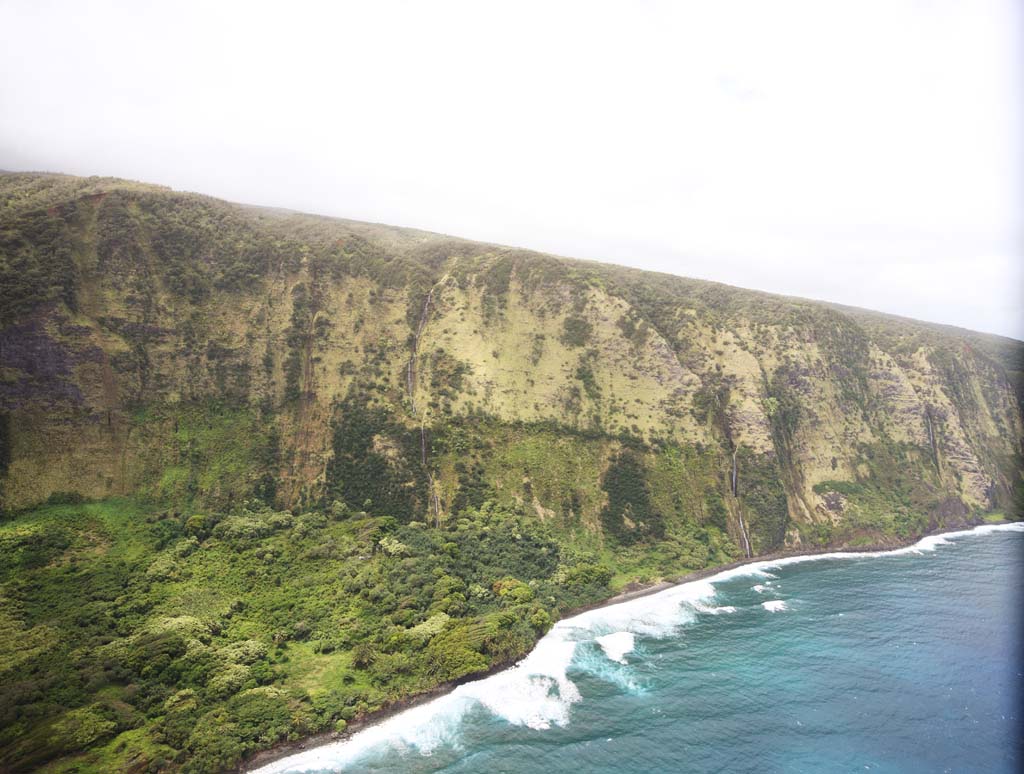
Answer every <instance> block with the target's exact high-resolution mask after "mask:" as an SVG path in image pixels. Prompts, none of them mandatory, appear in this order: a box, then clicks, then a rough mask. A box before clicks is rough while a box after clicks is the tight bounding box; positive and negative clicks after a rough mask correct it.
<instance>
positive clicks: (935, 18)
mask: <svg viewBox="0 0 1024 774" xmlns="http://www.w3.org/2000/svg"><path fill="white" fill-rule="evenodd" d="M1022 16H1024V15H1022V7H1021V3H1019V2H1017V1H1016V0H880V1H878V2H876V1H874V0H848V1H847V0H842V1H840V0H835V1H829V0H810V1H808V2H796V1H793V0H772V1H771V2H767V1H766V0H749V1H747V0H717V1H716V2H663V3H662V2H610V3H609V2H594V1H593V0H591V1H589V2H555V1H554V0H550V1H549V2H539V3H534V2H528V1H526V0H516V1H515V2H500V3H499V2H493V3H492V2H481V1H477V2H466V3H453V2H429V3H428V2H391V1H387V0H385V1H380V0H376V1H373V2H371V0H366V1H365V2H360V3H340V2H323V3H312V2H296V1H295V0H288V1H287V2H285V1H284V0H281V2H277V3H261V2H252V1H249V2H189V1H186V0H177V1H176V2H159V3H158V2H141V1H140V0H135V1H134V2H81V1H78V2H70V1H69V2H49V1H47V0H0V168H3V169H14V170H30V169H31V170H50V171H60V172H69V173H74V174H80V175H90V174H101V175H116V176H121V177H129V178H133V179H139V180H146V181H150V182H156V183H163V184H166V185H170V186H173V187H175V188H181V189H187V190H194V191H201V192H203V193H208V194H212V195H215V196H220V197H224V198H227V199H232V200H235V201H243V202H250V203H255V204H266V205H275V206H282V207H290V208H294V209H299V210H304V211H309V212H318V213H324V214H329V215H339V216H344V217H350V218H357V219H362V220H372V221H379V222H385V223H394V224H400V225H408V226H417V227H421V228H425V229H430V230H433V231H441V232H445V233H449V234H455V235H459V236H465V237H471V238H476V239H483V240H488V241H493V242H500V243H505V244H513V245H519V246H523V247H530V248H535V249H539V250H545V251H550V252H555V253H560V254H563V255H571V256H577V257H583V258H594V259H597V260H606V261H612V262H616V263H624V264H628V265H632V266H639V267H642V268H649V269H657V270H660V271H667V272H672V273H675V274H682V275H686V276H694V277H704V278H708V279H715V280H720V281H722V282H727V283H730V284H734V285H741V286H744V287H753V288H759V289H763V290H771V291H775V292H781V293H786V294H791V295H800V296H807V297H810V298H820V299H827V300H832V301H838V302H842V303H847V304H853V305H857V306H865V307H870V308H875V309H881V310H884V311H888V312H894V313H897V314H904V315H908V316H911V317H919V318H923V319H927V320H935V321H939V322H946V323H952V324H955V325H962V326H965V327H969V328H975V329H978V330H985V331H992V332H998V333H1003V334H1007V335H1012V336H1015V337H1017V338H1024V316H1022V313H1021V304H1020V300H1021V288H1022V287H1024V270H1022V267H1024V253H1022V232H1024V228H1022V226H1024V206H1022V205H1024V186H1022V180H1021V172H1022V170H1024V165H1022V161H1024V159H1022V153H1021V144H1022V138H1024V122H1022V102H1021V97H1022V95H1024V84H1022V83H1021V81H1022V80H1024V66H1022V65H1024V59H1022V55H1021V54H1022V39H1024V38H1022V35H1021V32H1022V30H1021V25H1022V22H1024V18H1022Z"/></svg>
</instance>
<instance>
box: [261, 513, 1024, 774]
mask: <svg viewBox="0 0 1024 774" xmlns="http://www.w3.org/2000/svg"><path fill="white" fill-rule="evenodd" d="M1001 530H1011V531H1024V523H1013V524H986V525H983V526H980V527H975V528H974V529H972V530H961V531H958V532H947V533H945V534H943V535H932V536H929V537H926V538H923V539H921V540H919V541H918V542H917V543H915V544H914V545H912V546H908V547H906V548H900V549H896V550H893V551H872V552H862V553H844V552H833V553H827V554H809V555H806V556H792V557H786V558H783V559H769V560H765V561H760V562H753V563H751V564H746V565H742V566H740V567H735V568H733V569H730V570H724V571H722V572H720V573H718V574H716V575H713V576H711V577H709V578H706V579H704V580H699V581H691V582H689V583H683V584H680V585H678V586H672V587H670V588H667V589H664V590H663V591H659V592H657V593H655V594H650V595H648V596H644V597H639V598H636V599H631V600H627V601H624V602H619V603H616V604H613V605H609V606H607V607H601V608H597V609H595V610H589V611H587V612H585V613H581V614H579V615H577V616H573V617H572V618H566V619H563V620H561V621H559V622H558V623H557V624H555V625H554V626H553V627H552V629H551V631H550V632H548V633H547V635H545V636H544V637H543V638H542V639H541V640H540V642H538V643H537V646H536V647H535V648H534V649H533V651H531V652H530V654H529V655H528V656H527V657H526V658H524V659H523V660H522V661H521V662H519V663H518V664H517V665H516V666H514V667H512V668H511V669H508V670H505V671H504V672H499V673H497V674H495V675H491V676H490V677H485V678H482V679H480V680H475V681H473V682H469V683H465V684H464V685H461V686H459V687H458V688H456V689H455V690H454V691H452V692H451V693H449V694H446V695H444V696H440V697H438V698H436V699H433V700H431V701H429V702H427V703H425V704H421V705H419V706H417V707H413V708H411V709H408V710H405V711H404V712H401V713H398V714H396V715H393V716H392V717H390V718H388V719H387V720H384V721H381V722H380V723H377V724H375V725H372V726H369V727H367V728H365V729H363V730H361V731H359V732H358V733H355V734H353V735H352V736H351V737H349V738H348V739H344V740H342V741H339V742H333V743H331V744H327V745H324V746H322V747H317V748H314V749H312V750H306V751H304V752H302V753H299V754H297V755H292V756H289V757H287V758H283V759H282V760H280V761H277V762H275V763H271V764H268V765H267V766H263V767H262V768H260V769H257V770H255V772H254V774H286V773H287V774H297V773H298V772H310V771H323V770H325V769H340V768H346V767H350V766H352V765H353V764H354V763H355V762H356V761H357V760H358V759H359V758H361V757H362V756H364V755H365V754H367V753H368V752H370V751H371V750H374V751H376V750H383V749H388V748H391V749H397V750H409V751H413V750H415V751H417V752H418V753H420V754H422V755H429V754H430V753H431V752H433V751H434V750H436V749H437V748H438V747H439V746H440V745H443V744H452V745H457V744H458V739H459V727H460V725H461V723H462V721H463V718H464V717H465V716H466V715H467V714H468V713H469V712H471V711H474V710H479V709H480V708H485V709H486V710H487V711H488V712H490V713H491V714H493V715H495V716H496V717H500V718H503V719H504V720H505V721H507V722H508V723H510V724H513V725H518V726H526V727H528V728H533V729H546V728H550V727H551V726H552V725H566V724H567V723H568V722H569V715H570V710H571V707H572V705H573V704H574V703H576V702H577V701H579V700H580V693H579V690H578V689H577V687H576V685H575V684H574V683H573V682H572V680H570V679H569V676H568V670H569V667H570V665H572V664H573V659H574V656H575V655H576V646H577V644H578V643H580V642H595V643H596V644H597V645H598V646H600V647H601V649H602V650H603V651H604V653H605V655H606V656H607V657H608V659H611V660H612V661H615V662H618V663H619V664H622V663H623V662H624V661H625V658H624V657H625V655H626V654H627V653H629V652H632V651H633V649H634V647H635V644H636V636H643V637H655V638H656V637H666V636H670V635H672V634H673V633H675V632H676V631H678V630H679V628H680V627H682V626H685V625H686V624H688V623H691V622H693V621H694V620H696V618H697V614H698V613H726V612H732V611H733V609H732V608H730V607H728V606H723V607H712V606H709V605H708V603H709V602H711V601H712V600H713V599H714V596H715V584H717V583H722V582H723V581H727V580H731V579H733V578H740V577H755V578H771V577H773V576H772V575H771V574H770V573H769V572H768V570H769V569H771V568H778V567H784V566H786V565H790V564H798V563H801V562H813V561H819V560H822V559H865V558H872V557H880V556H900V555H906V554H923V553H925V552H929V551H934V550H935V548H936V547H937V546H941V545H945V544H947V543H949V542H950V541H951V540H955V539H957V538H961V537H966V536H974V535H984V534H989V533H991V532H996V531H1001ZM753 588H754V590H755V591H758V592H762V593H763V592H764V591H766V590H768V589H767V584H764V585H761V584H758V586H754V587H753ZM762 605H763V607H764V608H765V609H766V610H770V611H772V612H777V611H781V610H785V609H786V603H785V602H784V601H782V600H768V601H766V602H764V603H762ZM627 645H628V648H627V647H626V646H627ZM604 663H605V664H608V662H607V661H605V662H604ZM583 666H584V665H583V664H580V663H578V664H577V665H576V668H582V667H583ZM608 666H609V667H610V666H611V665H610V664H609V665H608ZM615 669H616V670H621V669H622V667H621V666H620V667H615Z"/></svg>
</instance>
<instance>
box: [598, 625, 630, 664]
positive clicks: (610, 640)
mask: <svg viewBox="0 0 1024 774" xmlns="http://www.w3.org/2000/svg"><path fill="white" fill-rule="evenodd" d="M594 641H595V642H596V643H597V644H598V645H600V646H601V650H603V651H604V654H605V655H606V656H608V658H610V659H611V660H612V661H618V662H619V663H620V664H625V663H626V654H627V653H632V652H633V648H634V647H636V635H635V634H633V632H615V633H614V634H605V635H604V636H602V637H596V638H595V639H594Z"/></svg>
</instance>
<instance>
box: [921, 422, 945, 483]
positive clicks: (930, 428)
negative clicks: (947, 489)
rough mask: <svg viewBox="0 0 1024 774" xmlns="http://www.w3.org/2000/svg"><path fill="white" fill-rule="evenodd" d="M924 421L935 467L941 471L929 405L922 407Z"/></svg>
mask: <svg viewBox="0 0 1024 774" xmlns="http://www.w3.org/2000/svg"><path fill="white" fill-rule="evenodd" d="M924 421H925V426H926V427H927V428H928V445H929V446H931V447H932V459H933V460H934V462H935V469H936V470H937V471H939V473H941V472H942V470H941V467H940V465H939V447H938V444H936V443H935V428H934V427H933V426H932V407H931V406H925V407H924Z"/></svg>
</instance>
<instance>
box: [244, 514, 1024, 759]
mask: <svg viewBox="0 0 1024 774" xmlns="http://www.w3.org/2000/svg"><path fill="white" fill-rule="evenodd" d="M1015 523H1022V522H1015V521H1012V520H1010V519H1004V520H1003V521H1001V522H985V521H982V522H979V523H976V524H963V525H961V526H959V527H956V528H953V529H950V528H949V527H948V526H947V527H943V528H942V529H941V530H940V529H935V530H931V531H929V532H926V533H924V534H922V535H920V536H918V537H916V538H914V539H912V540H907V541H900V540H894V541H892V542H890V543H873V544H871V545H865V546H856V547H847V548H837V549H834V550H824V551H823V550H795V551H776V552H773V553H771V554H764V555H761V556H752V557H748V558H744V559H738V560H736V561H734V562H729V563H727V564H721V565H716V566H715V567H705V568H704V569H701V570H694V571H692V572H688V573H684V574H683V575H677V576H672V577H670V578H666V579H664V580H661V581H658V582H656V583H651V584H647V585H639V584H627V585H626V587H625V588H624V589H623V590H622V591H620V592H619V593H617V594H615V595H613V596H611V597H608V598H607V599H604V600H602V601H599V602H594V603H592V604H589V605H582V606H580V607H576V608H572V609H570V610H567V611H566V612H565V615H563V616H561V617H560V618H559V619H558V621H565V620H567V619H569V618H573V617H575V616H577V615H581V614H583V613H587V612H590V611H592V610H600V609H602V608H606V607H612V606H613V605H618V604H621V603H623V602H630V601H632V600H635V599H641V598H643V597H648V596H651V595H653V594H657V593H659V592H662V591H665V590H666V589H670V588H673V587H675V586H681V585H684V584H686V583H692V582H694V581H699V580H704V579H705V578H709V577H712V576H715V575H719V574H721V573H725V572H729V571H730V570H736V569H739V568H741V567H745V566H747V565H751V564H758V563H772V562H776V561H779V560H783V559H793V558H799V557H821V558H827V557H831V556H835V555H851V556H856V555H857V554H879V553H888V552H891V551H899V550H901V549H907V548H911V547H913V546H915V545H917V544H918V543H920V542H921V541H922V540H924V539H926V538H929V537H941V536H943V535H956V534H963V533H965V532H971V531H974V530H975V529H976V528H978V527H984V526H993V527H998V526H1006V525H1009V524H1015ZM558 621H556V622H555V623H556V624H557V623H558ZM544 636H546V634H545V635H542V636H541V637H539V638H538V639H537V642H540V640H541V639H542V638H543V637H544ZM536 644H537V643H536V642H535V643H534V647H536ZM532 650H533V648H531V651H530V652H532ZM527 655H529V652H527V653H525V654H523V655H522V656H520V657H518V658H515V659H510V660H508V661H505V662H501V663H497V664H494V665H492V666H491V667H490V668H488V669H487V670H485V671H483V672H477V673H475V674H472V675H466V676H465V677H462V678H459V679H458V680H450V681H448V682H445V683H441V684H439V685H437V686H435V687H434V688H431V689H429V690H426V691H423V692H422V693H418V694H416V695H415V696H413V697H410V698H408V699H400V700H398V701H395V702H392V703H391V704H388V705H386V706H384V707H381V708H380V709H378V710H375V711H374V712H371V713H369V714H368V715H366V716H365V717H364V718H361V719H360V720H356V721H352V722H350V723H349V724H348V726H347V727H346V729H345V731H344V732H338V731H322V732H320V733H318V734H312V735H310V736H307V737H303V738H302V739H298V740H295V741H284V742H278V743H277V744H274V745H272V746H271V747H268V748H266V749H265V750H261V751H259V752H257V753H255V754H253V755H252V756H251V757H249V758H248V759H246V760H245V761H244V762H243V763H241V764H239V766H238V767H236V768H235V769H233V771H235V772H239V773H240V774H250V773H251V772H253V771H254V770H256V769H258V768H261V767H263V766H268V765H270V764H272V763H276V762H277V761H280V760H282V759H284V758H287V757H289V756H292V755H296V754H298V753H301V752H305V751H308V750H311V749H315V748H317V747H322V746H325V745H328V744H332V743H336V742H344V741H346V740H348V739H350V738H351V737H353V736H354V735H355V734H357V733H359V732H361V731H363V730H365V729H367V728H370V727H371V726H375V725H378V724H380V723H382V722H384V721H386V720H388V719H390V718H392V717H394V716H395V715H398V714H399V713H402V712H404V711H405V710H408V709H411V708H413V707H418V706H420V705H422V704H426V703H428V702H430V701H433V700H434V699H437V698H439V697H441V696H444V695H446V694H449V693H451V692H452V691H454V690H455V689H456V688H458V687H459V686H460V685H464V684H466V683H470V682H474V681H476V680H483V679H485V678H488V677H491V676H493V675H495V674H498V673H499V672H503V671H505V670H508V669H511V668H512V667H514V666H516V665H517V664H518V663H520V662H521V661H522V660H523V659H524V658H526V656H527Z"/></svg>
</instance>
